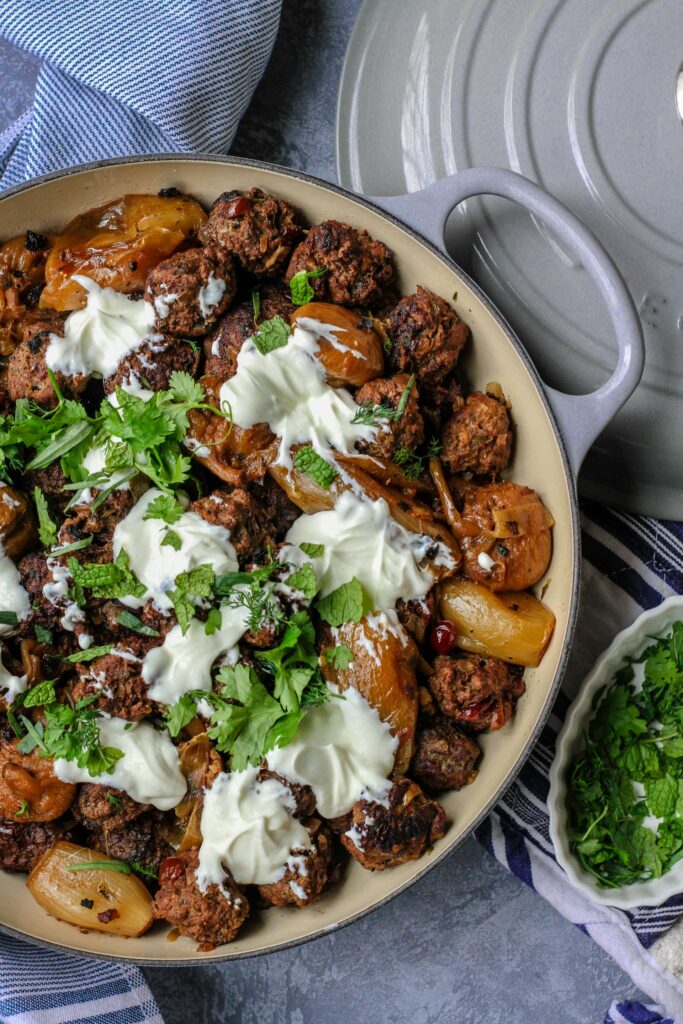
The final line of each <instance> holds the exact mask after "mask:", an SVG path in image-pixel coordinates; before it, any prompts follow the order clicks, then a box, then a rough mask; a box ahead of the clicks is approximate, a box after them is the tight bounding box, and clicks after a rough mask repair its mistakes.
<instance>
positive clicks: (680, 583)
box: [477, 502, 683, 1024]
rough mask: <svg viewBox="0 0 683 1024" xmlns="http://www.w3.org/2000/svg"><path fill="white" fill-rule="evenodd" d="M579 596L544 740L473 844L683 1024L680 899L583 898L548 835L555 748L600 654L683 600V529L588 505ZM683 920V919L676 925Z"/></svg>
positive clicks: (643, 1022)
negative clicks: (638, 903) (642, 619)
mask: <svg viewBox="0 0 683 1024" xmlns="http://www.w3.org/2000/svg"><path fill="white" fill-rule="evenodd" d="M582 524H583V534H582V539H583V588H582V596H581V609H580V613H579V622H578V625H577V631H576V639H575V642H574V647H573V649H572V658H571V665H570V668H569V671H568V673H567V677H566V679H565V681H564V683H563V688H562V692H561V693H560V696H559V698H558V700H557V702H556V704H555V706H554V709H553V714H552V715H551V717H550V719H549V720H548V723H547V725H546V727H545V729H544V730H543V733H542V735H541V738H540V742H539V743H538V744H537V746H536V747H535V748H534V750H533V752H532V754H531V757H530V758H529V760H528V761H527V763H526V765H525V766H524V768H523V769H522V772H521V773H520V775H519V777H518V778H517V780H516V781H515V782H514V783H513V785H512V786H511V787H510V789H509V790H508V791H507V793H506V794H505V796H504V798H503V800H502V801H501V803H500V804H499V805H498V806H497V807H496V809H495V811H494V812H493V813H492V814H491V815H490V817H489V818H488V819H487V820H486V821H485V822H483V824H482V825H481V826H480V827H479V829H478V830H477V838H478V839H479V841H480V843H481V844H482V845H483V846H485V847H486V849H488V850H489V851H490V852H491V853H492V854H494V856H495V857H497V858H498V860H500V861H501V862H502V863H503V864H506V865H507V866H508V867H509V868H510V870H511V871H513V872H514V874H516V875H517V877H518V878H521V879H522V881H524V882H526V884H527V885H529V886H531V887H532V888H533V889H535V890H536V891H537V892H538V893H540V894H541V895H542V896H544V897H545V899H547V900H548V902H549V903H551V904H552V905H553V906H554V907H555V908H556V909H557V910H559V911H560V913H562V914H563V915H564V916H565V917H566V918H568V919H569V920H570V921H572V922H573V923H574V924H576V925H577V926H578V927H579V928H581V930H582V931H584V932H586V933H587V934H588V935H590V936H591V937H592V938H593V939H595V941H596V942H598V943H599V944H600V945H601V946H602V947H603V948H604V949H606V950H607V952H608V953H610V954H611V955H612V956H613V957H614V959H615V960H616V961H617V963H618V964H619V965H620V966H621V967H622V968H623V969H624V970H625V971H627V972H628V973H629V974H630V975H631V977H632V978H633V980H634V982H635V983H636V984H637V985H638V986H639V987H640V988H641V989H642V990H643V991H644V992H647V993H648V994H649V995H650V996H652V997H653V998H654V999H656V1000H657V1002H658V1003H659V1004H661V1006H662V1007H666V1012H668V1013H671V1014H673V1016H674V1017H675V1018H676V1020H677V1021H679V1022H683V917H682V915H683V895H681V896H675V897H672V899H670V900H669V901H668V902H667V903H665V904H664V905H663V906H661V907H653V908H641V909H640V910H636V911H632V912H628V913H627V912H624V911H621V910H615V909H614V908H612V907H601V906H597V905H596V904H594V903H592V902H591V901H590V900H589V899H588V898H587V897H585V896H583V895H582V894H581V893H579V892H577V891H576V890H575V889H574V888H573V887H572V885H571V884H570V883H569V881H568V879H567V877H566V875H565V874H564V872H563V871H562V869H561V868H560V867H559V865H558V864H557V862H556V861H555V858H554V854H553V847H552V842H551V840H550V835H549V831H548V808H547V797H548V789H549V783H548V772H549V769H550V764H551V762H552V759H553V754H554V750H555V740H556V738H557V734H558V732H559V730H560V728H561V725H562V720H563V718H564V715H565V713H566V711H567V709H568V707H569V704H570V702H571V700H572V698H573V696H574V695H575V693H576V691H577V689H578V686H579V684H580V682H581V680H582V679H583V677H584V676H585V675H586V673H587V672H588V670H589V669H590V667H591V665H592V664H593V662H594V661H595V659H596V658H597V656H598V654H599V653H600V652H601V651H602V650H603V649H604V648H605V647H607V646H608V645H609V644H610V643H611V642H612V640H613V639H614V636H615V634H616V633H618V632H619V631H620V630H621V629H623V628H624V627H625V626H627V625H629V624H630V623H631V622H633V620H634V619H635V618H636V617H637V616H638V615H639V614H640V612H641V611H642V610H643V609H646V608H654V607H655V606H656V605H658V604H660V602H661V601H662V600H663V599H664V598H665V597H669V596H670V595H671V594H681V593H683V524H681V523H669V522H663V521H660V520H656V519H647V518H644V517H636V516H630V515H628V514H627V513H624V512H618V511H616V510H612V509H607V508H604V507H602V506H600V505H597V504H594V503H589V502H585V503H584V504H583V520H582ZM679 919H680V920H679ZM664 1014H665V1011H663V1010H661V1009H658V1008H657V1007H646V1006H643V1005H642V1004H641V1003H634V1002H628V1003H627V1002H624V1003H613V1004H612V1007H611V1008H610V1010H609V1012H608V1014H607V1016H606V1018H605V1022H606V1024H617V1022H618V1024H622V1022H624V1021H626V1022H629V1024H674V1022H673V1021H672V1020H671V1019H670V1018H665V1016H664Z"/></svg>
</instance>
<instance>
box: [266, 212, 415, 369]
mask: <svg viewBox="0 0 683 1024" xmlns="http://www.w3.org/2000/svg"><path fill="white" fill-rule="evenodd" d="M302 270H325V271H326V273H325V274H323V275H322V276H320V277H318V278H316V279H314V280H311V282H310V283H311V287H312V288H313V290H314V291H315V294H316V297H317V298H318V299H321V300H328V301H330V302H336V303H337V304H338V305H340V306H369V307H372V306H377V305H378V304H381V303H382V301H383V300H384V297H385V292H386V291H387V290H388V289H389V288H391V286H392V285H393V283H394V278H395V269H394V258H393V256H392V254H391V250H390V249H388V248H387V247H386V245H384V243H383V242H376V241H375V240H374V238H371V237H370V235H369V234H368V233H367V231H365V230H364V229H363V228H361V229H357V228H352V227H350V225H348V224H342V223H341V222H340V221H338V220H326V221H324V222H323V223H322V224H316V226H315V227H314V228H311V230H310V231H309V232H308V235H307V236H306V238H305V239H304V241H303V242H301V243H300V244H299V245H298V246H297V247H296V249H295V250H294V252H293V254H292V258H291V260H290V262H289V266H288V268H287V273H286V275H285V280H286V281H288V282H289V281H291V279H292V278H293V277H294V275H295V274H298V273H299V272H300V271H302ZM401 369H403V367H401Z"/></svg>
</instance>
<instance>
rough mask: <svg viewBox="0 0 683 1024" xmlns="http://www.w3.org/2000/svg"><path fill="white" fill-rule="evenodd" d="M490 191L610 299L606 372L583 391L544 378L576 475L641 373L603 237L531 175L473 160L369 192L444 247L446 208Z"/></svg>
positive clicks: (639, 340) (632, 315) (641, 356)
mask: <svg viewBox="0 0 683 1024" xmlns="http://www.w3.org/2000/svg"><path fill="white" fill-rule="evenodd" d="M479 195H495V196H501V197H503V198H504V199H511V200H512V201H513V202H516V203H519V204H520V205H521V206H523V207H525V209H527V210H528V211H529V213H531V214H532V216H534V217H537V218H538V219H539V220H541V221H543V223H544V224H545V225H546V227H548V228H549V229H550V230H551V231H552V232H553V233H554V234H555V235H556V236H557V238H558V239H560V240H561V241H562V242H563V243H564V244H565V245H566V246H567V248H568V249H569V250H571V252H572V253H574V254H575V255H576V256H577V257H578V258H579V259H580V260H581V262H582V264H583V266H584V268H585V269H586V270H587V271H588V273H589V274H590V275H591V277H592V278H593V280H594V281H595V284H596V285H597V287H598V289H599V291H600V293H601V294H602V297H603V298H604V300H605V303H606V304H607V308H608V310H609V314H610V318H611V320H612V324H613V325H614V331H615V334H616V336H617V344H618V352H619V354H618V360H617V365H616V368H615V370H614V372H613V373H612V375H611V377H610V378H609V379H608V380H607V381H606V382H605V383H604V384H603V385H601V387H599V388H598V389H597V391H593V392H591V393H590V394H587V395H568V394H565V393H564V392H562V391H557V390H556V389H555V388H551V387H549V386H548V385H546V386H545V390H546V394H547V395H548V400H549V402H550V405H551V406H552V409H553V412H554V413H555V416H556V418H557V421H558V423H559V426H560V430H561V432H562V436H563V439H564V442H565V445H566V448H567V455H568V458H569V463H570V465H571V467H572V470H573V473H574V477H575V478H576V477H577V476H578V472H579V469H580V468H581V463H582V462H583V460H584V458H585V455H586V453H587V452H588V449H589V448H590V447H591V445H592V444H593V442H594V441H595V439H596V438H597V437H598V435H599V434H600V433H602V431H603V430H604V428H605V427H606V426H607V424H608V423H609V421H610V420H611V419H612V418H613V417H614V416H615V415H616V413H617V412H618V411H619V409H620V408H621V407H622V405H623V404H624V402H626V400H627V399H628V398H629V396H630V395H631V394H632V393H633V392H634V391H635V389H636V387H637V385H638V382H639V380H640V378H641V376H642V373H643V366H644V363H645V346H644V342H643V332H642V327H641V323H640V320H639V318H638V314H637V312H636V308H635V306H634V303H633V299H632V298H631V295H630V292H629V290H628V288H627V286H626V283H625V282H624V279H623V278H622V276H621V274H620V273H619V271H618V270H617V268H616V266H615V265H614V263H613V262H612V259H611V258H610V257H609V256H608V255H607V253H606V252H605V250H604V249H603V247H602V245H601V244H600V242H599V241H598V240H597V238H596V237H595V235H593V234H592V233H591V232H590V231H589V230H588V228H587V227H586V226H585V224H583V222H582V221H581V220H579V218H578V217H577V216H576V215H575V214H574V213H572V212H571V210H569V209H567V207H566V206H564V204H563V203H561V202H560V201H559V200H558V199H555V198H554V196H551V195H549V193H547V192H545V191H544V190H543V189H542V188H540V187H539V186H538V185H536V184H535V183H534V182H533V181H529V180H528V179H527V178H524V177H522V175H521V174H516V173H515V172H514V171H508V170H505V169H504V168H500V167H473V168H468V169H467V170H463V171H460V172H459V173H458V174H454V175H451V177H449V178H443V179H442V180H441V181H437V182H435V183H434V184H433V185H428V186H427V188H424V189H422V190H421V191H419V192H412V193H410V194H408V195H402V196H381V197H372V198H371V201H372V202H374V203H375V204H376V205H377V206H379V207H380V208H381V209H383V210H385V211H386V212H387V213H389V214H391V215H393V216H395V217H398V218H399V220H403V221H404V222H405V223H406V224H409V225H413V226H414V227H415V230H416V231H417V232H418V233H419V234H421V235H423V236H424V237H425V238H427V239H428V240H429V241H430V242H432V244H433V245H435V246H436V247H437V248H438V249H441V250H442V251H444V252H445V244H444V229H445V226H446V221H447V220H448V216H449V214H450V213H451V211H452V210H453V209H454V208H455V207H456V206H458V205H459V204H460V203H462V202H464V200H466V199H470V198H471V197H472V196H479Z"/></svg>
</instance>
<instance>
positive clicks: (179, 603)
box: [168, 565, 216, 635]
mask: <svg viewBox="0 0 683 1024" xmlns="http://www.w3.org/2000/svg"><path fill="white" fill-rule="evenodd" d="M215 580H216V575H215V573H214V571H213V569H212V568H211V566H210V565H198V566H197V567H196V568H195V569H191V570H190V571H189V572H181V573H179V574H178V575H177V576H176V578H175V589H174V590H170V591H169V593H168V596H169V598H170V599H171V603H172V604H173V607H174V609H175V613H176V615H177V617H178V623H179V625H180V629H181V631H182V633H183V635H184V634H185V633H187V630H188V627H189V625H190V622H191V620H192V618H193V617H194V610H195V605H197V604H198V603H199V602H200V601H201V600H202V599H203V598H207V597H212V596H213V587H214V583H215Z"/></svg>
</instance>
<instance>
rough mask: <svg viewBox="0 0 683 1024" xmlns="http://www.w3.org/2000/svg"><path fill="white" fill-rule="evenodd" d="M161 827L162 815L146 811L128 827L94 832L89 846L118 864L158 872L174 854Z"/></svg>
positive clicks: (127, 823) (127, 824) (91, 834)
mask: <svg viewBox="0 0 683 1024" xmlns="http://www.w3.org/2000/svg"><path fill="white" fill-rule="evenodd" d="M160 823H161V815H160V813H159V812H158V811H146V812H145V813H143V814H140V815H138V817H136V818H133V819H132V820H131V821H128V822H126V824H125V825H119V826H117V827H116V828H108V829H102V830H99V831H98V830H95V831H93V832H91V833H90V835H89V837H88V838H89V843H90V844H91V845H92V846H94V847H95V848H96V849H98V850H102V852H103V853H106V854H107V855H108V856H109V857H114V859H115V860H125V861H129V862H130V861H135V862H136V863H138V864H141V865H143V866H144V867H147V868H157V867H158V866H159V864H160V863H161V861H162V860H164V858H165V857H168V856H169V855H170V854H171V853H172V852H173V848H172V847H171V846H170V844H169V843H168V842H167V841H166V839H164V837H163V835H162V833H161V830H160V828H159V826H160Z"/></svg>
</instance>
